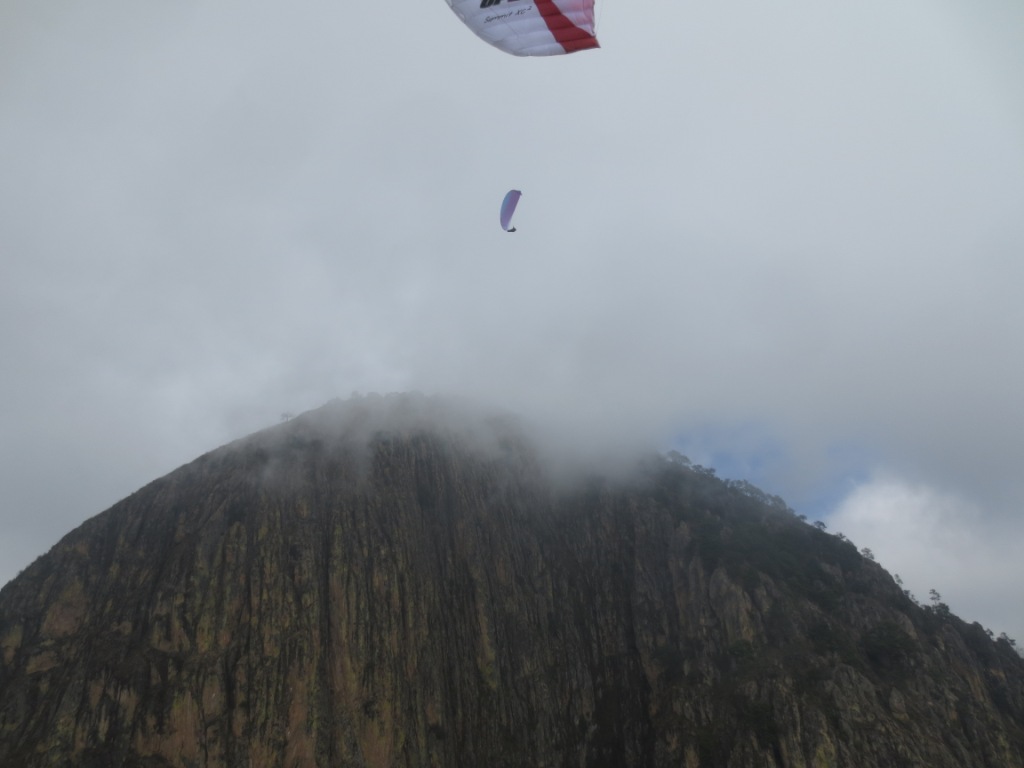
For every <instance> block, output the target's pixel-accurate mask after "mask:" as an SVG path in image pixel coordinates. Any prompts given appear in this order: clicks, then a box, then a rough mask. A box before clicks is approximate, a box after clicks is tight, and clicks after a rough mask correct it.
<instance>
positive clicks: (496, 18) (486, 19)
mask: <svg viewBox="0 0 1024 768" xmlns="http://www.w3.org/2000/svg"><path fill="white" fill-rule="evenodd" d="M532 10H533V6H532V5H528V6H526V7H525V8H517V9H516V10H514V11H506V12H505V13H499V14H498V15H497V16H486V17H484V24H490V23H491V22H492V21H501V20H502V19H508V18H511V17H514V16H522V15H523V14H524V13H529V12H530V11H532Z"/></svg>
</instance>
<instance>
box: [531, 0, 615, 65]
mask: <svg viewBox="0 0 1024 768" xmlns="http://www.w3.org/2000/svg"><path fill="white" fill-rule="evenodd" d="M534 2H536V3H537V10H539V11H540V15H541V16H543V17H544V23H545V24H547V25H548V29H549V30H551V34H552V35H554V36H555V40H556V41H558V44H559V45H561V46H562V47H563V48H564V49H565V52H566V53H575V52H576V51H585V50H587V49H588V48H598V47H600V46H599V45H598V42H597V38H596V37H594V36H593V35H592V34H590V33H589V32H587V31H586V30H583V29H580V28H579V27H577V26H576V25H575V24H573V23H572V22H571V21H569V19H568V18H567V17H566V15H565V14H564V13H562V11H561V10H560V9H559V8H558V6H557V5H555V2H554V0H534Z"/></svg>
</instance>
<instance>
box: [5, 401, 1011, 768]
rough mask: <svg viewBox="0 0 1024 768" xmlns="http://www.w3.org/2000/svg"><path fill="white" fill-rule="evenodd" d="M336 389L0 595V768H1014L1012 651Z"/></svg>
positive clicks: (865, 574) (717, 515) (461, 429)
mask: <svg viewBox="0 0 1024 768" xmlns="http://www.w3.org/2000/svg"><path fill="white" fill-rule="evenodd" d="M546 466H547V462H546V461H545V460H542V459H541V458H540V454H539V453H537V452H536V451H535V450H534V449H533V448H531V447H530V446H529V444H528V443H527V442H526V441H525V440H524V439H522V438H521V437H519V436H518V435H517V433H516V431H515V430H514V429H512V428H511V427H509V426H508V425H507V424H506V423H504V422H503V421H501V420H493V419H491V420H488V419H484V418H480V419H474V420H461V419H458V418H455V417H453V416H451V415H450V414H448V413H447V411H446V409H445V407H444V406H442V405H439V404H438V403H437V402H436V401H433V400H430V399H428V398H385V399H380V400H362V401H352V402H348V403H335V404H331V405H328V406H325V407H324V408H322V409H319V410H318V411H313V412H310V413H308V414H305V415H303V416H301V417H299V418H297V419H294V420H292V421H290V422H287V423H284V424H281V425H279V426H278V427H275V428H273V429H269V430H266V431H264V432H260V433H257V434H256V435H253V436H251V437H249V438H246V439H244V440H241V441H238V442H237V443H233V444H231V445H229V446H226V447H224V448H221V449H219V450H216V451H213V452H211V453H209V454H207V455H205V456H202V457H201V458H199V459H197V460H196V461H194V462H192V463H191V464H188V465H186V466H184V467H182V468H180V469H178V470H177V471H175V472H172V473H171V474H169V475H167V476H166V477H164V478H162V479H160V480H157V481H155V482H153V483H151V484H150V485H148V486H146V487H145V488H143V489H141V490H140V491H138V492H137V493H135V494H133V495H132V496H130V497H129V498H127V499H125V500H124V501H122V502H120V503H119V504H117V505H115V506H114V507H113V508H111V509H110V510H108V511H106V512H104V513H103V514H101V515H98V516H96V517H94V518H92V519H91V520H89V521H87V522H86V523H85V524H83V525H82V526H81V527H80V528H78V529H77V530H75V531H73V532H72V533H70V534H69V535H68V536H66V537H65V538H64V539H63V540H62V541H61V542H60V543H59V544H57V545H56V546H55V547H54V548H53V550H52V551H51V552H49V553H48V554H47V555H45V556H44V557H42V558H40V559H39V560H37V561H36V562H35V563H34V564H33V565H32V566H30V567H29V568H28V569H27V570H26V571H25V572H24V573H23V574H21V575H20V576H19V577H18V578H17V579H15V580H14V581H13V582H11V583H10V584H9V585H7V586H6V587H5V588H4V589H3V591H2V592H0V653H2V669H0V765H3V766H5V767H6V766H11V767H15V766H26V768H27V767H30V766H67V765H76V766H86V767H89V766H97V767H98V766H103V767H104V768H109V767H111V766H131V767H137V768H143V767H145V768H157V767H161V766H181V767H182V768H185V767H188V768H193V767H198V766H203V767H206V766H209V767H211V768H212V767H215V766H217V767H219V766H260V767H261V768H270V767H271V766H287V767H288V768H291V767H293V766H294V767H296V768H300V767H305V766H365V767H367V768H385V767H387V766H396V767H398V766H401V767H403V768H404V767H406V766H408V767H409V768H412V767H416V768H419V767H421V766H423V767H425V766H444V767H448V766H450V767H451V768H456V766H458V767H459V768H463V767H464V766H492V767H500V766H510V767H511V766H516V767H519V766H549V767H552V768H553V767H555V766H557V767H559V768H568V767H569V766H572V768H577V767H579V768H629V767H632V766H637V767H639V766H666V767H667V766H673V767H679V768H698V767H699V768H719V767H721V768H725V767H730V768H738V767H740V766H743V767H746V766H765V767H766V768H768V767H770V766H777V767H780V768H781V767H783V766H785V767H786V768H810V767H811V766H814V767H821V768H824V767H825V766H830V767H833V768H839V767H844V768H847V767H848V768H875V767H877V768H891V767H892V766H908V767H909V766H920V767H922V768H924V767H927V768H946V767H948V768H963V767H964V766H976V767H979V768H980V767H982V766H991V768H1012V767H1013V766H1024V663H1022V660H1021V659H1020V657H1019V656H1018V655H1017V654H1016V653H1015V652H1014V651H1013V649H1011V648H1010V647H1009V645H1008V644H1007V643H1005V642H993V641H992V640H991V638H990V637H989V636H988V635H987V634H986V632H985V631H984V630H983V629H982V628H981V627H980V626H978V625H976V624H975V625H969V624H966V623H964V622H962V621H960V620H959V619H957V618H956V617H955V616H951V615H948V614H946V613H944V612H937V611H935V610H929V609H923V608H921V607H919V606H917V605H916V604H914V603H913V602H912V601H910V600H909V599H908V598H907V597H906V596H905V595H904V594H903V592H902V591H901V590H900V588H899V587H898V586H897V585H896V584H895V583H894V582H893V579H892V578H891V577H890V576H889V575H888V574H887V573H886V572H885V571H884V570H883V569H882V568H881V567H880V566H879V565H877V564H875V563H874V562H871V561H870V560H866V559H864V558H862V557H861V556H860V555H859V554H858V553H857V551H856V550H855V548H854V547H853V546H852V545H850V544H849V543H848V542H844V541H841V540H839V539H837V538H836V537H833V536H831V535H829V534H827V533H824V532H822V531H819V530H817V529H815V528H813V527H811V526H809V525H806V524H805V523H803V522H801V521H800V520H798V519H797V518H796V517H795V516H794V515H793V513H792V512H791V511H790V510H788V509H787V508H786V506H785V504H784V503H782V502H781V501H780V500H778V499H776V498H773V497H768V496H766V495H764V494H762V493H761V492H759V491H758V490H757V489H755V488H752V487H751V486H748V485H746V484H743V483H727V482H723V481H721V480H719V479H717V478H715V477H714V476H713V473H711V472H710V471H707V470H704V469H702V468H700V467H692V466H690V465H689V463H688V462H686V461H685V460H683V459H682V458H681V457H675V458H674V459H670V458H660V457H659V458H651V459H649V460H647V461H645V462H644V463H643V465H642V467H641V468H640V469H638V470H637V472H636V473H635V474H634V475H633V476H631V477H630V478H629V479H624V478H622V477H619V478H618V479H614V480H612V479H607V478H605V477H601V476H597V475H593V474H591V475H585V474H581V475H579V476H578V477H577V478H576V480H575V481H573V482H564V481H560V482H555V480H554V479H553V478H552V477H551V476H550V474H549V473H548V472H547V471H546V469H545V467H546Z"/></svg>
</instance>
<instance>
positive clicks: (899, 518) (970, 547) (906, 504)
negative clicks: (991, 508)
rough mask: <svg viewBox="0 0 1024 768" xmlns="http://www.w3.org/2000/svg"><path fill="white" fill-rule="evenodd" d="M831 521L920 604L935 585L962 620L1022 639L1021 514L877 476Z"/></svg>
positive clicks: (834, 529) (843, 504) (1023, 537)
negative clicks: (994, 514) (1006, 514)
mask: <svg viewBox="0 0 1024 768" xmlns="http://www.w3.org/2000/svg"><path fill="white" fill-rule="evenodd" d="M827 524H828V526H829V530H830V532H832V533H842V534H844V535H845V536H847V537H849V539H850V540H851V541H853V542H854V544H856V545H857V547H858V548H864V547H867V548H869V549H871V550H872V552H873V553H874V556H875V559H876V560H877V561H878V562H879V563H880V564H881V565H882V566H883V567H884V568H885V569H886V570H888V571H889V572H890V573H894V574H898V575H899V576H900V578H901V579H902V580H903V585H904V588H905V589H909V590H910V591H911V592H912V593H913V594H914V596H915V597H916V598H917V600H918V601H919V602H921V603H922V604H928V603H929V592H930V590H932V589H934V590H936V591H937V592H939V594H940V595H941V596H942V601H943V602H945V603H946V604H947V605H949V607H950V609H951V610H952V611H953V613H955V614H957V615H958V616H960V618H962V619H964V620H965V621H978V622H980V623H981V624H982V625H984V626H985V627H986V628H988V629H991V630H992V631H993V632H995V633H996V634H999V633H1001V632H1006V633H1007V634H1009V635H1010V637H1012V638H1014V639H1016V640H1018V642H1021V643H1024V591H1022V590H1021V585H1020V562H1021V559H1022V557H1024V555H1022V549H1021V542H1022V541H1024V524H1022V523H1021V521H1020V520H1019V519H1011V520H1006V519H999V520H993V519H992V518H991V517H989V516H986V515H985V514H983V511H982V510H981V509H979V508H978V507H977V506H976V505H975V504H973V503H972V502H970V501H968V500H966V499H964V498H962V497H959V496H958V495H956V494H955V493H951V492H946V491H942V490H939V489H936V488H934V487H929V486H927V485H923V484H919V483H912V482H908V481H906V480H903V479H900V478H896V477H889V476H879V477H876V478H873V479H871V480H869V481H867V482H865V483H863V484H861V485H859V486H858V487H857V488H856V489H855V490H854V491H853V492H852V493H850V495H849V496H847V497H846V498H845V499H844V500H843V501H842V502H841V503H840V505H839V506H838V508H837V509H836V510H835V511H834V512H833V513H832V514H831V515H829V516H828V517H827Z"/></svg>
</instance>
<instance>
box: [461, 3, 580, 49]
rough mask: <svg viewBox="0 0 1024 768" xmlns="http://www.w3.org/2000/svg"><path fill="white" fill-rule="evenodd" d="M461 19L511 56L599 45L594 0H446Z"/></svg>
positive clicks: (479, 34) (481, 36)
mask: <svg viewBox="0 0 1024 768" xmlns="http://www.w3.org/2000/svg"><path fill="white" fill-rule="evenodd" d="M447 2H448V5H449V6H450V7H451V9H452V10H453V11H455V15H456V16H458V17H459V18H460V19H462V21H463V23H464V24H465V25H466V26H467V27H469V28H470V29H471V30H473V32H475V33H476V34H477V35H478V36H479V37H480V38H481V39H483V40H486V41H487V42H488V43H490V44H491V45H493V46H494V47H495V48H499V49H500V50H502V51H505V52H506V53H511V54H512V55H514V56H557V55H560V54H563V53H576V51H585V50H587V49H589V48H598V47H599V46H598V43H597V38H596V37H594V0H531V2H529V3H526V2H520V1H519V0H447Z"/></svg>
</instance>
